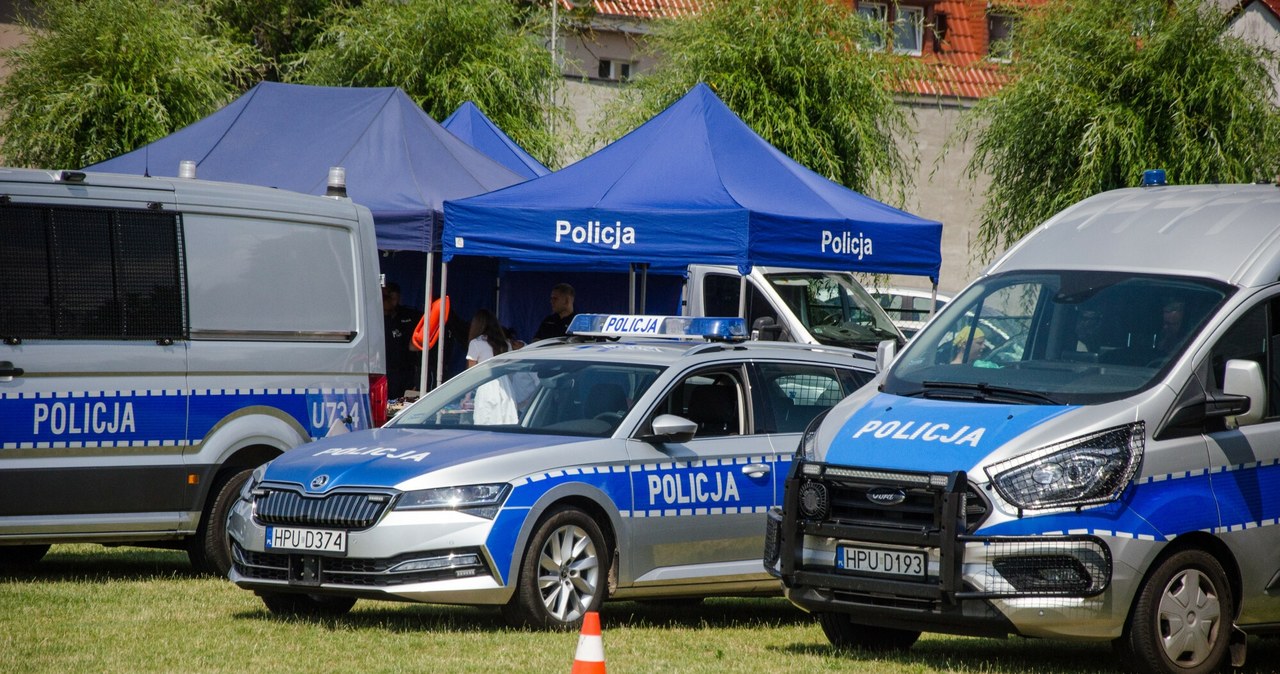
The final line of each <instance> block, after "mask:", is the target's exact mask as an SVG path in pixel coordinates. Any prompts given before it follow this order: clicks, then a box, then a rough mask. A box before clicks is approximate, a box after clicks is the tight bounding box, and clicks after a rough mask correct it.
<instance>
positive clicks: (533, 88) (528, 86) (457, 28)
mask: <svg viewBox="0 0 1280 674" xmlns="http://www.w3.org/2000/svg"><path fill="white" fill-rule="evenodd" d="M526 18H527V17H525V15H524V12H523V11H522V10H521V8H520V7H518V6H517V5H516V3H514V2H511V0H467V1H466V2H459V1H458V0H366V1H365V2H364V3H363V4H361V5H360V6H358V7H347V8H342V9H339V10H338V11H337V12H336V14H335V15H333V16H332V17H330V18H329V19H327V21H328V22H329V23H328V25H327V26H326V27H325V30H324V31H323V32H322V33H320V34H319V35H318V36H317V37H316V39H315V42H314V43H313V44H312V46H311V48H310V49H308V50H306V51H305V52H303V53H301V54H299V55H297V57H296V58H295V59H294V60H293V61H292V62H291V63H289V64H287V65H286V68H285V71H284V72H285V79H286V80H288V81H293V82H298V83H303V84H321V85H329V86H362V87H400V88H401V89H404V91H405V92H406V93H407V94H408V95H409V96H410V98H412V99H413V100H414V101H415V102H417V103H418V104H419V105H420V106H422V108H423V109H424V110H426V111H427V113H428V114H430V115H431V116H432V117H434V118H435V119H438V120H439V119H444V118H445V117H446V116H448V115H449V113H451V112H452V111H453V110H454V109H455V108H457V107H458V105H460V104H462V103H463V102H465V101H468V100H470V101H472V102H474V103H475V104H476V105H477V106H479V108H480V109H481V110H483V111H484V113H485V114H486V115H488V116H489V118H490V119H492V120H493V122H494V123H495V124H497V125H498V126H499V127H500V128H501V129H502V130H503V131H505V132H506V133H507V134H508V135H509V136H511V138H512V139H513V140H515V141H516V142H517V143H519V144H520V145H521V146H523V147H524V148H525V150H527V151H528V152H529V153H530V154H532V155H533V156H534V157H537V158H538V159H539V160H541V161H543V162H546V163H555V160H556V155H557V153H558V150H559V144H558V143H557V141H556V139H555V138H554V137H553V135H552V133H551V131H550V128H551V122H552V121H553V120H559V119H567V113H566V112H565V111H563V110H559V109H556V108H555V107H554V105H553V104H552V103H551V101H552V100H553V99H552V91H553V90H554V88H555V87H556V86H558V85H559V82H560V73H559V71H558V70H557V69H556V67H555V65H554V64H553V62H552V60H551V54H550V53H549V52H548V51H547V50H546V49H544V48H543V46H542V44H541V38H540V37H539V36H538V35H537V34H535V33H534V32H531V31H529V30H526V27H525V19H526Z"/></svg>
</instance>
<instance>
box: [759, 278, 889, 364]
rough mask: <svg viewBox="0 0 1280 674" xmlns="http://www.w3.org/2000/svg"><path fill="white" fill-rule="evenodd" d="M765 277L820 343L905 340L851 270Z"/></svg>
mask: <svg viewBox="0 0 1280 674" xmlns="http://www.w3.org/2000/svg"><path fill="white" fill-rule="evenodd" d="M765 278H767V279H768V280H769V285H771V286H773V289H774V291H775V292H777V293H778V296H779V297H781V298H782V301H783V302H786V303H787V308H789V309H791V313H793V314H795V316H796V318H798V319H800V323H801V324H803V325H804V327H805V329H807V330H808V331H809V334H811V335H813V338H814V339H816V340H818V342H819V343H822V344H827V345H830V346H844V347H850V348H857V349H867V350H873V349H875V348H876V345H877V344H879V343H880V342H882V341H884V340H886V339H892V340H897V341H899V342H900V341H901V337H900V336H899V334H898V330H897V328H895V327H894V325H893V321H891V320H890V319H889V316H888V315H887V314H885V313H884V310H883V309H881V308H880V305H879V304H876V301H875V300H874V299H872V298H871V295H869V294H867V291H866V290H864V289H863V288H862V286H861V285H859V284H858V283H857V282H856V281H854V279H853V277H852V276H850V275H849V274H839V273H824V272H794V273H778V274H766V275H765Z"/></svg>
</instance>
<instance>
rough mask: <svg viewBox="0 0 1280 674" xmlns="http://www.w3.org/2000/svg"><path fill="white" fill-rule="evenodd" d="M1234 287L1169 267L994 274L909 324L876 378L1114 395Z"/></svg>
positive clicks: (1153, 365) (1029, 395) (944, 393)
mask: <svg viewBox="0 0 1280 674" xmlns="http://www.w3.org/2000/svg"><path fill="white" fill-rule="evenodd" d="M1231 292H1232V289H1231V287H1230V286H1228V285H1226V284H1223V283H1218V282H1215V281H1209V280H1204V279H1195V278H1186V277H1175V276H1156V275H1134V274H1121V273H1112V272H1092V271H1063V272H1010V273H1007V274H1000V275H996V276H992V277H989V278H986V279H983V280H981V281H979V282H977V283H975V284H974V285H972V286H970V288H969V289H968V290H966V291H965V292H964V294H963V295H961V297H959V298H957V299H955V300H952V301H951V302H950V303H949V304H948V305H947V306H946V307H945V308H944V309H943V310H942V312H941V313H940V314H939V315H938V317H937V318H936V319H935V320H934V321H933V322H932V323H930V324H929V326H928V327H926V328H925V329H924V330H923V331H922V332H921V333H920V334H919V335H917V336H916V338H915V339H914V340H913V341H912V343H911V344H909V345H908V346H907V348H906V349H905V350H904V351H903V353H902V355H901V356H900V357H899V359H898V361H897V363H896V364H895V365H894V367H893V368H892V369H891V371H890V372H889V373H888V375H887V377H886V380H885V385H884V388H885V391H886V392H889V393H895V394H897V395H912V396H922V397H946V398H950V399H956V398H961V399H981V400H985V401H998V402H1026V403H1034V404H1055V403H1056V404H1089V403H1100V402H1107V401H1111V400H1118V399H1120V398H1123V397H1125V396H1128V395H1131V394H1132V393H1134V392H1136V391H1139V390H1142V389H1144V388H1147V387H1149V386H1151V385H1153V384H1154V383H1155V382H1157V381H1159V379H1160V377H1161V376H1162V375H1163V373H1164V371H1165V370H1166V369H1167V368H1168V367H1169V366H1170V364H1171V363H1173V362H1174V361H1175V360H1177V358H1178V356H1179V355H1180V354H1181V353H1182V352H1183V350H1185V348H1186V346H1187V345H1188V344H1189V343H1190V341H1191V339H1192V338H1193V337H1194V336H1195V335H1196V334H1198V333H1199V332H1200V330H1201V328H1202V327H1203V326H1204V324H1205V322H1206V321H1208V319H1209V317H1211V316H1212V315H1213V314H1214V313H1215V312H1216V311H1217V310H1218V308H1219V307H1221V306H1222V303H1223V302H1224V301H1225V300H1226V298H1227V297H1228V296H1229V295H1230V293H1231ZM997 389H1001V390H997Z"/></svg>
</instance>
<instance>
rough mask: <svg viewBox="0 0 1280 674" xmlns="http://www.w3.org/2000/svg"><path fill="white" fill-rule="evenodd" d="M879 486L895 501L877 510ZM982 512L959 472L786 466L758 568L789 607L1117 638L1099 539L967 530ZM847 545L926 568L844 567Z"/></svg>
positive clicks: (992, 631) (914, 624)
mask: <svg viewBox="0 0 1280 674" xmlns="http://www.w3.org/2000/svg"><path fill="white" fill-rule="evenodd" d="M810 483H814V484H817V483H821V484H822V487H823V488H822V489H820V490H815V489H814V488H812V487H809V488H806V489H805V492H806V495H807V496H808V498H806V499H805V500H804V503H805V507H804V508H802V506H801V503H802V498H801V495H800V492H801V487H802V486H805V485H807V484H810ZM886 489H891V490H895V491H900V492H901V493H902V494H903V495H904V500H903V501H901V502H899V503H895V504H893V505H892V506H882V505H879V504H876V503H874V502H873V501H871V500H869V499H868V498H866V496H867V494H868V493H869V492H875V491H877V490H879V491H880V492H881V493H884V490H886ZM815 493H817V496H815ZM824 499H825V500H824ZM979 499H982V502H976V501H977V500H979ZM989 510H990V505H989V503H987V502H986V501H985V499H983V497H982V495H981V494H980V493H979V492H978V491H977V490H975V489H973V488H971V487H970V486H969V485H968V481H967V479H966V477H965V475H964V474H963V473H952V474H949V475H928V474H907V473H889V472H879V471H874V470H854V469H839V470H831V471H824V472H822V473H821V474H820V475H814V474H810V475H807V476H806V475H803V474H801V473H800V471H799V470H797V469H796V468H793V474H792V476H791V477H790V478H789V479H788V481H787V491H786V495H785V497H784V503H783V507H782V508H781V509H778V508H775V509H773V510H772V511H771V512H770V513H769V517H768V525H767V526H768V531H767V532H766V550H765V559H764V562H765V568H766V569H767V570H768V571H769V572H770V573H772V574H773V575H775V576H777V577H779V578H781V580H782V582H783V586H784V591H785V593H786V596H787V597H788V598H789V599H790V600H791V601H792V602H793V603H795V604H796V605H797V606H799V607H801V608H803V609H805V610H807V611H811V612H838V613H844V614H848V615H849V616H850V617H851V619H852V620H853V621H854V622H857V623H862V624H868V625H880V626H886V627H895V628H899V629H908V630H919V631H935V632H945V633H951V634H965V635H975V636H1000V635H1005V634H1023V635H1027V636H1061V637H1077V638H1097V639H1103V638H1113V637H1114V636H1117V635H1118V633H1119V632H1118V630H1119V629H1120V626H1122V625H1123V620H1124V612H1123V610H1122V609H1117V607H1116V606H1115V605H1113V598H1112V597H1110V594H1111V593H1108V592H1107V590H1108V589H1109V587H1110V585H1111V583H1112V579H1113V563H1112V551H1111V548H1110V546H1108V544H1107V542H1106V541H1104V540H1103V539H1102V538H1100V537H1098V536H1092V535H1066V536H1021V537H1009V536H1000V537H993V536H979V535H975V533H974V531H975V530H976V529H977V527H978V525H979V524H980V523H981V520H982V519H983V518H985V517H986V516H987V515H988V511H989ZM846 548H850V549H855V550H856V549H864V550H865V549H874V550H886V551H891V552H893V553H901V554H903V555H908V556H914V555H919V554H924V555H925V559H926V560H927V563H926V565H925V566H926V568H925V571H924V573H923V574H921V575H919V576H914V577H908V576H904V575H889V574H876V573H873V572H867V571H865V570H863V571H852V570H846V569H844V568H840V567H841V566H844V565H845V564H844V560H845V559H846V558H845V557H843V556H842V555H844V554H845V553H844V550H845V549H846ZM1128 571H1129V570H1128V569H1125V571H1124V575H1126V576H1127V575H1128Z"/></svg>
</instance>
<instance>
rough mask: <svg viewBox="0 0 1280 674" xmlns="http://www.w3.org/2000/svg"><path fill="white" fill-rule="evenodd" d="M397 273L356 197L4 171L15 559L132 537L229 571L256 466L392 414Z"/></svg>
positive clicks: (7, 539)
mask: <svg viewBox="0 0 1280 674" xmlns="http://www.w3.org/2000/svg"><path fill="white" fill-rule="evenodd" d="M377 279H378V267H377V252H376V244H375V242H374V232H373V222H372V218H371V215H370V213H369V211H368V209H366V208H364V207H361V206H357V205H355V204H353V203H351V201H349V200H347V199H345V198H325V197H317V196H304V195H300V194H294V193H290V192H285V191H280V190H272V189H265V188H258V187H250V186H245V185H231V184H222V183H214V182H206V181H199V180H194V179H162V178H146V177H137V176H122V175H111V174H98V173H83V172H75V171H35V170H16V169H3V170H0V340H3V344H2V345H0V566H16V565H21V564H30V563H34V562H36V561H38V560H39V559H40V558H41V557H42V556H43V555H44V554H45V552H46V551H47V550H48V548H49V544H51V543H72V542H94V543H107V544H121V543H127V544H135V545H156V546H171V547H185V548H186V549H187V551H188V552H189V554H190V557H191V560H192V562H193V564H194V565H195V566H196V567H197V568H199V569H202V570H206V571H210V572H213V573H218V574H222V575H225V573H226V570H227V568H228V567H229V566H230V560H229V557H228V554H229V552H228V550H227V547H226V541H225V535H224V533H223V532H224V526H225V521H226V515H227V511H228V509H229V508H230V506H231V503H232V502H233V501H234V500H235V498H236V495H237V494H238V493H239V491H240V487H241V485H242V484H243V482H244V481H245V480H246V479H247V478H248V476H249V473H250V471H251V470H252V469H253V468H254V467H256V466H258V465H260V464H262V463H264V462H265V461H267V460H269V459H271V458H272V457H274V456H276V455H278V454H280V453H281V452H283V451H285V450H287V449H289V448H291V447H295V446H297V445H300V444H302V443H304V442H307V441H310V440H313V439H316V438H320V437H324V436H326V435H328V434H330V432H333V431H338V430H343V431H345V430H348V429H363V428H369V427H370V426H373V425H377V424H378V423H379V419H378V418H377V415H376V413H377V411H378V410H383V411H384V412H383V414H385V409H386V404H385V397H386V382H385V376H384V372H385V357H384V349H385V347H384V344H383V335H382V321H381V311H380V307H381V301H380V296H379V289H378V287H377ZM371 394H372V396H373V397H374V401H373V404H372V405H371V404H370V397H371Z"/></svg>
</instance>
